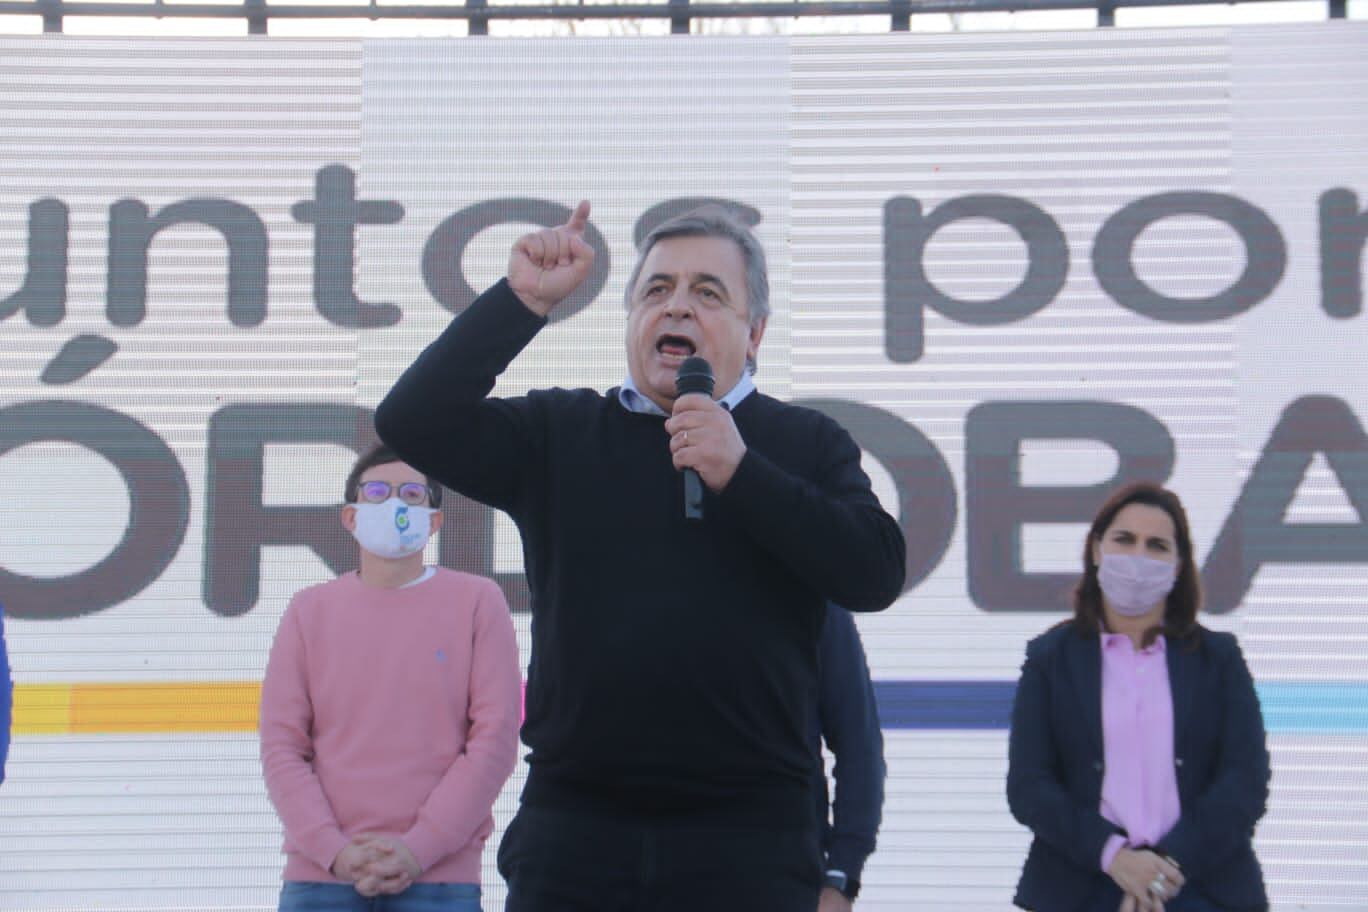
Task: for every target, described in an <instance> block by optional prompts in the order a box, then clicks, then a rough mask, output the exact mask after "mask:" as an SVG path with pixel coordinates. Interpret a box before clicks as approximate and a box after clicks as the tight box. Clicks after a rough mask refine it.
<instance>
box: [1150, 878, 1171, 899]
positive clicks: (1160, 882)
mask: <svg viewBox="0 0 1368 912" xmlns="http://www.w3.org/2000/svg"><path fill="white" fill-rule="evenodd" d="M1167 879H1168V878H1166V877H1164V875H1163V874H1157V875H1155V878H1154V880H1151V881H1150V885H1149V888H1150V892H1151V893H1157V894H1159V895H1160V896H1163V895H1164V882H1165V881H1166V880H1167Z"/></svg>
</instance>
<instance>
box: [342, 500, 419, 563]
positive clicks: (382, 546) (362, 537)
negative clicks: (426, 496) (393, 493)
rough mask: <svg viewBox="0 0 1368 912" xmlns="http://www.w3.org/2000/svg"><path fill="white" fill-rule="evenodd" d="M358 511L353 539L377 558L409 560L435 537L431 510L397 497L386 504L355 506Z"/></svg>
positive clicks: (359, 504) (353, 505) (360, 504)
mask: <svg viewBox="0 0 1368 912" xmlns="http://www.w3.org/2000/svg"><path fill="white" fill-rule="evenodd" d="M352 507H353V509H355V510H356V523H355V528H354V529H353V530H352V536H353V537H354V538H355V539H356V542H357V544H359V545H360V546H361V547H362V548H365V549H366V550H367V551H369V552H370V553H371V554H374V555H375V556H376V557H384V558H390V559H393V558H396V557H408V556H409V555H410V554H414V553H416V552H418V551H422V550H423V546H424V545H426V544H427V540H428V538H429V537H430V536H431V535H432V514H433V513H435V512H437V511H436V510H433V509H432V508H431V507H414V506H410V505H409V504H406V503H404V502H403V501H402V500H400V499H399V498H397V497H391V498H390V499H389V500H387V501H385V502H384V503H378V504H377V503H358V504H352Z"/></svg>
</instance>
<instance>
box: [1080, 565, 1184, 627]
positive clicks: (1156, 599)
mask: <svg viewBox="0 0 1368 912" xmlns="http://www.w3.org/2000/svg"><path fill="white" fill-rule="evenodd" d="M1177 578H1178V565H1177V564H1171V563H1169V562H1168V561H1161V560H1155V559H1154V558H1152V557H1141V556H1140V555H1138V554H1103V555H1102V562H1101V563H1100V564H1098V565H1097V582H1098V585H1100V586H1101V587H1102V594H1103V595H1105V596H1106V597H1107V601H1108V602H1110V603H1111V606H1112V608H1114V609H1115V610H1116V613H1117V614H1120V615H1124V616H1126V617H1139V616H1140V615H1142V614H1144V613H1146V612H1147V611H1149V610H1150V609H1151V608H1153V607H1154V606H1155V605H1157V604H1159V603H1160V602H1162V601H1163V600H1164V599H1165V598H1167V597H1168V594H1169V592H1170V591H1171V590H1172V589H1173V583H1174V581H1175V580H1176V579H1177Z"/></svg>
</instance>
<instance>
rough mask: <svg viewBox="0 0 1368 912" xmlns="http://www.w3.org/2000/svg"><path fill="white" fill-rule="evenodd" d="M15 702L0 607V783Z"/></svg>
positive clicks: (7, 752) (3, 770)
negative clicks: (12, 708)
mask: <svg viewBox="0 0 1368 912" xmlns="http://www.w3.org/2000/svg"><path fill="white" fill-rule="evenodd" d="M13 701H14V682H13V681H12V680H11V679H10V666H9V652H8V651H7V650H6V649H5V607H4V606H3V605H0V782H4V781H5V760H7V759H8V758H9V745H10V714H11V706H12V705H13Z"/></svg>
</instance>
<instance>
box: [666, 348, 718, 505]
mask: <svg viewBox="0 0 1368 912" xmlns="http://www.w3.org/2000/svg"><path fill="white" fill-rule="evenodd" d="M712 392H713V372H712V365H711V364H709V363H708V362H707V361H706V360H705V359H703V358H698V357H693V358H685V359H684V363H683V364H681V365H679V374H678V375H677V376H676V377H675V395H676V396H685V395H688V394H689V393H702V394H703V395H705V396H707V397H708V398H709V399H711V398H712ZM684 518H685V519H702V518H703V479H701V478H699V477H698V473H697V472H695V471H694V470H693V469H685V470H684Z"/></svg>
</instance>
